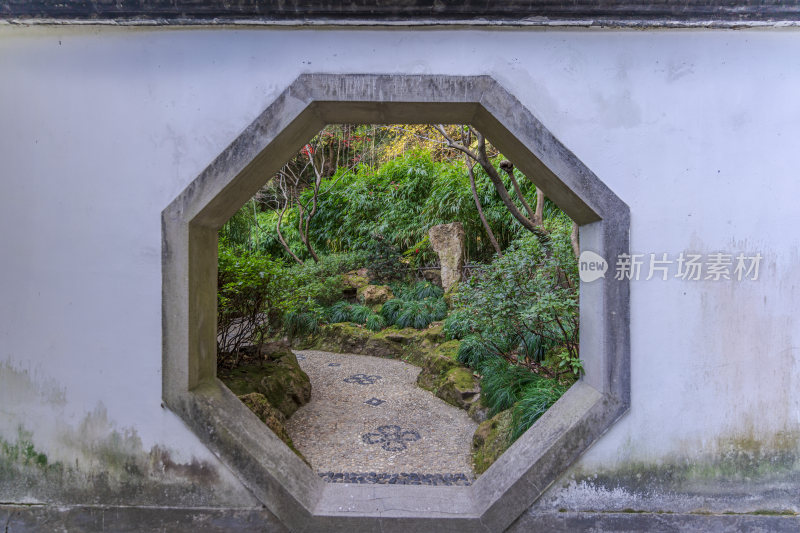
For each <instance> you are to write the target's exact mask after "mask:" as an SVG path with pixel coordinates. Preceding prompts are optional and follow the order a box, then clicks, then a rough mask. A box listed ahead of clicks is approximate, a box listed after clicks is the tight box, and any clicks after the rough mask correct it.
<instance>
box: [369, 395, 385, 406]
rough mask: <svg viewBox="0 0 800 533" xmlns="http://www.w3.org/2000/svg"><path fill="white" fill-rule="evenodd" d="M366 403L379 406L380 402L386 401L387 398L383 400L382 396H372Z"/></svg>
mask: <svg viewBox="0 0 800 533" xmlns="http://www.w3.org/2000/svg"><path fill="white" fill-rule="evenodd" d="M364 403H365V404H367V405H371V406H372V407H378V406H379V405H380V404H382V403H386V400H381V399H380V398H375V397H373V398H370V399H369V400H367V401H366V402H364Z"/></svg>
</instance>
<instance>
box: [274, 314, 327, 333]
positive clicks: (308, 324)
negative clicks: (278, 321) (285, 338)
mask: <svg viewBox="0 0 800 533" xmlns="http://www.w3.org/2000/svg"><path fill="white" fill-rule="evenodd" d="M319 321H320V314H319V313H317V312H313V311H298V310H293V311H289V312H288V313H286V314H285V315H284V317H283V328H284V331H285V332H286V333H287V334H288V335H290V336H296V335H307V334H312V333H316V332H317V331H319Z"/></svg>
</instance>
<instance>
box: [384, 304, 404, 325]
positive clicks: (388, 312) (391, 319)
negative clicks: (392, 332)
mask: <svg viewBox="0 0 800 533" xmlns="http://www.w3.org/2000/svg"><path fill="white" fill-rule="evenodd" d="M404 304H405V302H404V301H403V300H401V299H400V298H392V299H391V300H389V301H387V302H386V303H385V304H383V306H382V307H381V316H383V318H384V319H385V320H386V323H387V324H395V323H396V322H397V317H398V316H400V312H401V311H402V310H403V305H404Z"/></svg>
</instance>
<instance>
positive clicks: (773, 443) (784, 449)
mask: <svg viewBox="0 0 800 533" xmlns="http://www.w3.org/2000/svg"><path fill="white" fill-rule="evenodd" d="M709 449H710V450H713V451H707V452H705V453H696V454H695V455H694V456H691V455H689V454H688V453H687V454H682V455H680V456H678V455H672V456H670V457H664V458H661V459H659V460H655V461H652V462H644V461H641V462H630V463H625V464H620V465H617V466H616V467H614V468H607V469H603V468H599V469H594V470H592V469H586V468H582V467H580V466H577V467H575V468H573V469H572V470H571V471H570V472H569V473H568V474H566V475H565V476H563V477H562V478H561V480H560V481H559V482H558V483H556V484H554V485H553V487H552V488H551V489H550V491H549V492H548V493H547V494H545V495H544V496H543V497H542V498H541V499H540V500H539V501H538V502H537V503H536V504H535V505H534V509H563V510H569V511H611V512H619V511H625V510H628V511H630V510H638V511H641V510H647V511H650V512H653V511H658V512H678V513H692V512H713V513H726V512H736V513H754V512H769V513H787V512H788V513H792V514H793V513H800V500H798V499H797V494H796V487H797V485H798V483H800V432H794V433H789V432H786V433H778V434H775V435H773V436H772V437H770V438H763V437H761V438H756V437H754V436H753V435H752V434H746V433H740V434H738V435H735V436H730V437H722V438H719V439H716V440H715V441H714V443H713V444H712V445H710V446H709Z"/></svg>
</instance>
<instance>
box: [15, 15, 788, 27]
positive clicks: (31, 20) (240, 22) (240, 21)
mask: <svg viewBox="0 0 800 533" xmlns="http://www.w3.org/2000/svg"><path fill="white" fill-rule="evenodd" d="M3 25H17V26H152V27H169V26H172V27H195V26H196V27H200V26H204V27H207V26H220V27H221V26H236V27H280V28H361V27H363V28H367V27H372V28H374V27H385V28H537V27H541V28H620V29H622V28H627V29H680V28H684V29H695V28H697V29H745V28H796V27H800V17H797V18H792V19H780V20H719V19H711V18H709V19H704V20H701V19H698V20H679V19H666V20H665V19H635V20H632V19H605V18H586V19H546V18H532V19H496V20H488V19H478V20H468V21H466V20H460V19H453V20H447V19H431V20H420V19H413V20H411V19H397V20H386V19H379V20H378V19H376V20H370V19H357V20H352V19H333V18H331V19H325V18H319V19H280V20H276V19H268V18H255V17H252V18H220V17H215V18H199V17H197V18H194V17H193V18H184V17H175V18H161V17H157V18H149V17H148V18H145V17H141V18H134V17H129V18H100V17H97V18H66V17H64V18H54V17H12V16H5V15H2V14H0V26H3Z"/></svg>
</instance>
